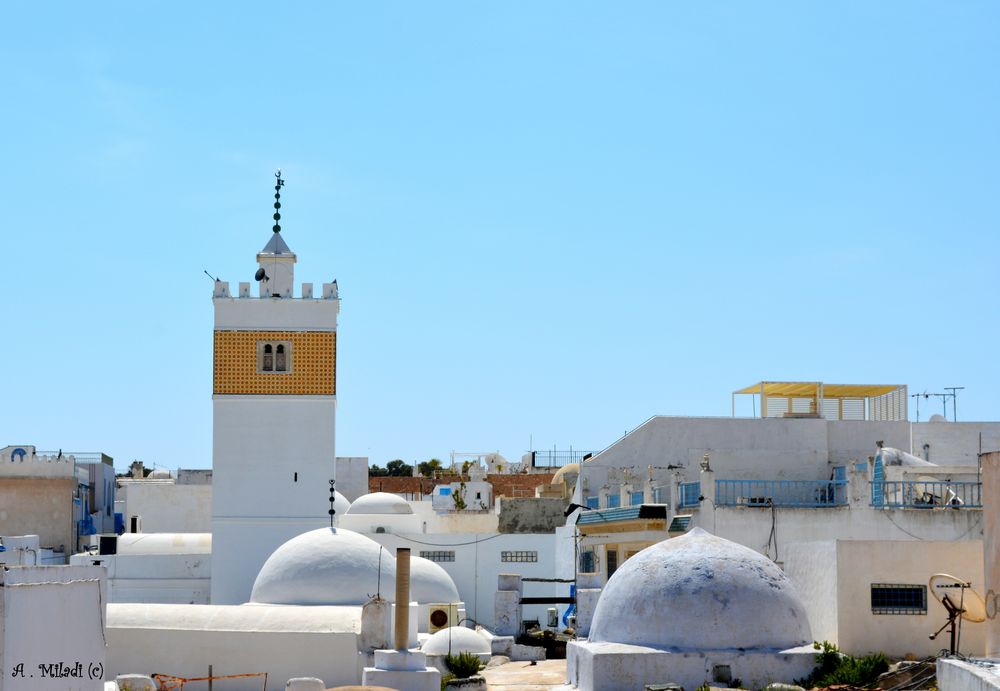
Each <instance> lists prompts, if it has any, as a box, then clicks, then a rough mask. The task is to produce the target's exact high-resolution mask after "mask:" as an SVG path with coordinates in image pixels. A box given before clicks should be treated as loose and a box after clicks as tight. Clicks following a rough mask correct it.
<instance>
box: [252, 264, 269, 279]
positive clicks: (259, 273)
mask: <svg viewBox="0 0 1000 691" xmlns="http://www.w3.org/2000/svg"><path fill="white" fill-rule="evenodd" d="M253 280H255V281H266V280H267V272H266V271H264V267H261V268H259V269H257V273H255V274H254V275H253Z"/></svg>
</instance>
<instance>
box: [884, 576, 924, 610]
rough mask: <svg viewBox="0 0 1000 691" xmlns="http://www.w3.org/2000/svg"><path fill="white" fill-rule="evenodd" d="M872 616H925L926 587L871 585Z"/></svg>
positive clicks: (889, 584)
mask: <svg viewBox="0 0 1000 691" xmlns="http://www.w3.org/2000/svg"><path fill="white" fill-rule="evenodd" d="M872 614H927V586H926V585H901V584H899V583H872Z"/></svg>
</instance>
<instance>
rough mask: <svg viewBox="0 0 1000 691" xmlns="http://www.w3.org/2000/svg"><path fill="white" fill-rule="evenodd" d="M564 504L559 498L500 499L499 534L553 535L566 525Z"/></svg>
mask: <svg viewBox="0 0 1000 691" xmlns="http://www.w3.org/2000/svg"><path fill="white" fill-rule="evenodd" d="M566 505H567V504H566V502H565V501H564V500H563V499H560V498H550V497H544V498H538V499H535V498H530V499H527V498H524V499H522V498H513V497H503V498H501V499H500V532H501V533H554V532H555V531H556V528H558V527H559V526H562V525H565V524H566V517H565V516H564V515H563V511H565V510H566Z"/></svg>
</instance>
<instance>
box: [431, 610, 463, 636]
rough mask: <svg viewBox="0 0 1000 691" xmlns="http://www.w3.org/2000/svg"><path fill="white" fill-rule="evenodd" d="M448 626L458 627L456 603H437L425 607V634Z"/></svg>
mask: <svg viewBox="0 0 1000 691" xmlns="http://www.w3.org/2000/svg"><path fill="white" fill-rule="evenodd" d="M449 626H458V603H449V602H445V603H437V604H431V605H428V606H427V632H428V633H434V632H435V631H440V630H441V629H446V628H448V627H449Z"/></svg>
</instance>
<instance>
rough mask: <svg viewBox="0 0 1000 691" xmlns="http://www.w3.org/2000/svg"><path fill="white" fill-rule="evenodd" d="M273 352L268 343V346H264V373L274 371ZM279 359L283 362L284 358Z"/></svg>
mask: <svg viewBox="0 0 1000 691" xmlns="http://www.w3.org/2000/svg"><path fill="white" fill-rule="evenodd" d="M273 350H274V349H273V348H272V347H271V344H270V343H268V344H266V345H265V346H264V367H263V370H264V371H265V372H273V371H274V352H273ZM281 359H282V360H284V356H282V358H281Z"/></svg>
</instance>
